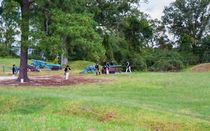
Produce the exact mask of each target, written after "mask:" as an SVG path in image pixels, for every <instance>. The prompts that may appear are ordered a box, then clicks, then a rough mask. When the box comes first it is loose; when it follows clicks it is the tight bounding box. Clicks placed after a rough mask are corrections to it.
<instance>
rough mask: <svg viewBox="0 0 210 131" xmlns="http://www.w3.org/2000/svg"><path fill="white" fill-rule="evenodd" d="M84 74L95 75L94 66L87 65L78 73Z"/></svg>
mask: <svg viewBox="0 0 210 131" xmlns="http://www.w3.org/2000/svg"><path fill="white" fill-rule="evenodd" d="M86 72H89V73H95V72H96V68H95V65H91V64H88V65H87V66H86V69H85V70H84V71H82V72H80V74H84V73H86Z"/></svg>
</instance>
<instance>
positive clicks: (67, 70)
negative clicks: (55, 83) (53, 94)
mask: <svg viewBox="0 0 210 131" xmlns="http://www.w3.org/2000/svg"><path fill="white" fill-rule="evenodd" d="M70 70H71V68H70V67H69V65H67V66H66V68H65V69H64V71H65V76H66V78H65V79H66V80H68V79H69V71H70Z"/></svg>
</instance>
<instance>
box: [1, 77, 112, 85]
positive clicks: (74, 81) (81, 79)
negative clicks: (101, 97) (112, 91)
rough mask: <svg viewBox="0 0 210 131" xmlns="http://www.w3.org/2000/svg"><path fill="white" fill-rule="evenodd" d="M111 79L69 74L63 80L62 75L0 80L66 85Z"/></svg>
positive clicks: (25, 83)
mask: <svg viewBox="0 0 210 131" xmlns="http://www.w3.org/2000/svg"><path fill="white" fill-rule="evenodd" d="M109 81H112V80H111V79H102V78H85V77H84V76H71V77H69V80H65V79H64V76H32V77H30V81H29V82H24V83H20V82H17V81H16V80H0V85H1V86H68V85H77V84H81V83H97V82H109Z"/></svg>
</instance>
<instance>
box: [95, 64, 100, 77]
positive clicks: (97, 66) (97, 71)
mask: <svg viewBox="0 0 210 131" xmlns="http://www.w3.org/2000/svg"><path fill="white" fill-rule="evenodd" d="M95 68H96V75H98V74H99V75H100V70H99V65H98V63H96V65H95Z"/></svg>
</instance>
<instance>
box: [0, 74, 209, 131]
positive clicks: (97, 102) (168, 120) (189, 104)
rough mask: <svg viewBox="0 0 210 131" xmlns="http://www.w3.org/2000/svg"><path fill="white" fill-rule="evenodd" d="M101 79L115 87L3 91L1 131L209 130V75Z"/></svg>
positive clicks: (17, 88) (40, 88)
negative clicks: (107, 80) (109, 80)
mask: <svg viewBox="0 0 210 131" xmlns="http://www.w3.org/2000/svg"><path fill="white" fill-rule="evenodd" d="M88 77H92V78H94V77H95V75H88ZM99 77H100V78H104V77H109V78H112V79H113V80H114V81H112V82H108V83H93V84H80V85H76V86H66V87H0V130H21V131H22V130H75V131H77V130H81V131H83V130H84V131H86V130H90V131H95V130H100V131H101V130H117V131H122V130H125V131H128V130H129V131H134V130H137V131H139V130H179V131H180V130H199V131H208V130H210V103H209V102H210V81H209V79H210V74H209V73H189V72H180V73H132V74H121V75H109V76H105V75H103V76H102V75H101V76H99Z"/></svg>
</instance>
